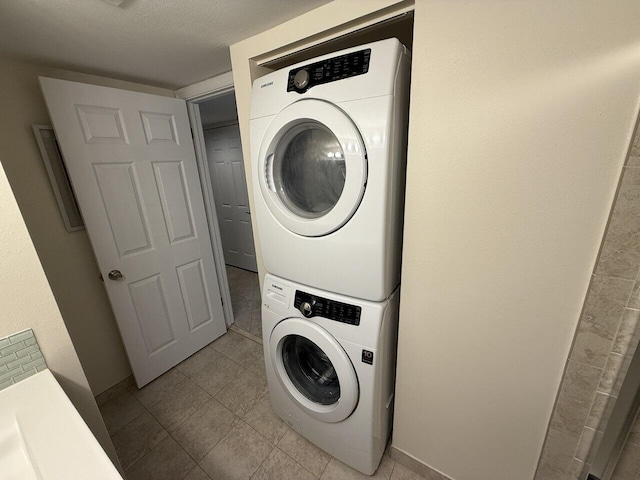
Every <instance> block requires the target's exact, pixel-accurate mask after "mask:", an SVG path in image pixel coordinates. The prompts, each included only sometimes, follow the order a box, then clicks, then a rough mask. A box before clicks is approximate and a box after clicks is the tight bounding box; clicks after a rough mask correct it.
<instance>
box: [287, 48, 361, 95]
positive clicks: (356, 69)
mask: <svg viewBox="0 0 640 480" xmlns="http://www.w3.org/2000/svg"><path fill="white" fill-rule="evenodd" d="M370 59H371V49H370V48H367V49H366V50H359V51H357V52H352V53H347V54H346V55H340V56H339V57H334V58H329V59H327V60H322V61H321V62H316V63H310V64H309V65H305V66H304V67H300V68H296V69H294V70H290V71H289V82H288V83H287V92H292V91H293V92H298V93H304V92H306V91H307V90H309V89H310V88H311V87H315V86H316V85H322V84H323V83H329V82H335V81H336V80H342V79H344V78H349V77H355V76H356V75H363V74H365V73H367V72H368V71H369V60H370Z"/></svg>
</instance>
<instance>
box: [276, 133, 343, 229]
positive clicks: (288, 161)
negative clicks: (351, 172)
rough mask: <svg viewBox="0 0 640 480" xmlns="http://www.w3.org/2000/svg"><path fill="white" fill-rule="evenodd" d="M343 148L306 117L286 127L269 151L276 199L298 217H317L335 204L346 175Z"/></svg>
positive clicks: (324, 213)
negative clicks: (287, 128) (278, 198)
mask: <svg viewBox="0 0 640 480" xmlns="http://www.w3.org/2000/svg"><path fill="white" fill-rule="evenodd" d="M346 170H347V169H346V164H345V158H344V151H343V150H342V147H341V145H340V142H339V140H338V139H337V138H336V136H335V135H334V134H333V133H332V132H331V131H330V130H329V129H328V128H327V127H325V126H324V125H322V124H320V123H318V122H313V121H307V122H302V123H299V124H297V125H295V126H294V127H293V128H291V129H290V130H288V131H287V132H286V133H285V134H284V135H283V136H282V139H281V140H280V141H279V142H278V144H277V145H276V148H275V150H274V153H273V181H274V184H275V189H276V193H277V194H278V196H279V197H280V200H281V201H282V203H283V204H284V206H285V207H287V208H288V209H289V210H291V211H292V212H293V213H294V214H296V215H298V216H300V217H302V218H309V219H313V218H319V217H322V216H324V215H326V214H327V213H328V212H330V211H331V209H332V208H333V207H335V206H336V204H337V203H338V201H339V200H340V196H341V195H342V191H343V190H344V182H345V178H346V175H347V174H346Z"/></svg>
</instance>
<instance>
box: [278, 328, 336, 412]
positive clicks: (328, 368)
mask: <svg viewBox="0 0 640 480" xmlns="http://www.w3.org/2000/svg"><path fill="white" fill-rule="evenodd" d="M282 364H283V365H284V369H285V371H286V372H287V375H288V376H289V379H290V380H291V383H293V385H294V386H295V387H296V388H297V389H298V391H299V392H300V393H301V394H302V395H304V396H305V397H307V398H308V399H309V400H311V401H312V402H315V403H318V404H320V405H333V404H334V403H336V402H337V401H338V400H339V399H340V380H339V379H338V374H337V372H336V369H335V367H334V366H333V363H331V360H330V359H329V357H328V356H327V354H326V353H324V352H323V351H322V349H321V348H320V347H318V346H317V345H316V344H315V343H313V342H312V341H311V340H309V339H308V338H305V337H301V336H300V335H288V336H286V337H285V338H284V339H283V341H282Z"/></svg>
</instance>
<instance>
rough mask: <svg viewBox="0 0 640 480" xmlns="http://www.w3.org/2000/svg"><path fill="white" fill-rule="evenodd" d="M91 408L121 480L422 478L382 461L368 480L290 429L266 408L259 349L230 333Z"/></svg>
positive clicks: (127, 384) (104, 396)
mask: <svg viewBox="0 0 640 480" xmlns="http://www.w3.org/2000/svg"><path fill="white" fill-rule="evenodd" d="M97 401H98V404H99V406H100V410H101V412H102V415H103V417H104V421H105V424H106V425H107V429H108V430H109V433H110V435H111V439H112V440H113V444H114V446H115V448H116V451H117V452H118V456H119V458H120V462H121V463H122V466H123V468H124V469H125V472H126V479H127V480H235V479H255V480H313V479H321V480H355V479H366V478H374V479H387V480H420V479H422V477H420V476H418V475H416V474H415V473H413V472H412V471H410V470H408V469H407V468H405V467H403V466H402V465H400V464H397V463H396V462H395V461H394V460H392V459H391V457H389V456H388V455H387V454H385V456H384V457H383V459H382V463H381V465H380V468H378V471H377V472H376V473H375V475H374V476H373V477H367V476H365V475H362V474H360V473H359V472H356V471H355V470H353V469H351V468H350V467H348V466H346V465H345V464H343V463H342V462H340V461H338V460H336V459H335V458H333V457H331V456H330V455H328V454H327V453H325V452H323V451H322V450H320V449H318V448H317V447H316V446H315V445H313V444H311V443H310V442H308V441H307V440H306V439H304V438H303V437H301V436H300V435H298V434H297V433H296V432H295V431H293V430H291V429H290V428H289V427H288V426H287V425H286V424H285V423H284V422H283V421H282V420H280V419H279V418H278V417H277V416H276V415H275V413H273V411H272V410H271V405H270V401H269V396H268V393H267V382H266V377H265V369H264V357H263V353H262V346H261V345H258V344H257V343H255V342H253V341H252V340H250V339H248V338H246V337H244V336H242V335H240V334H238V333H235V332H231V331H230V332H228V333H227V334H226V335H224V336H223V337H220V338H219V339H217V340H216V341H214V342H213V343H211V344H210V345H209V346H207V347H205V348H203V349H202V350H200V351H199V352H198V353H196V354H195V355H193V356H192V357H190V358H188V359H187V360H185V361H184V362H182V363H181V364H180V365H178V366H176V367H175V368H173V369H171V370H170V371H168V372H167V373H165V374H164V375H162V376H161V377H159V378H157V379H156V380H154V381H153V382H151V383H150V384H149V385H147V386H145V387H144V388H142V389H141V390H138V389H137V388H136V387H135V386H134V385H133V384H132V380H125V381H124V382H121V383H120V384H118V385H116V386H115V387H113V388H111V389H110V390H108V391H107V392H105V393H104V394H101V395H99V396H98V398H97Z"/></svg>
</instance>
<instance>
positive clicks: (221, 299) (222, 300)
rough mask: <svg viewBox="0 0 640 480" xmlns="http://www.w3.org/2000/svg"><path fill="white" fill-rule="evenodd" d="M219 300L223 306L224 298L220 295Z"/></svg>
mask: <svg viewBox="0 0 640 480" xmlns="http://www.w3.org/2000/svg"><path fill="white" fill-rule="evenodd" d="M220 301H221V302H222V306H223V307H224V299H223V298H222V297H220Z"/></svg>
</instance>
